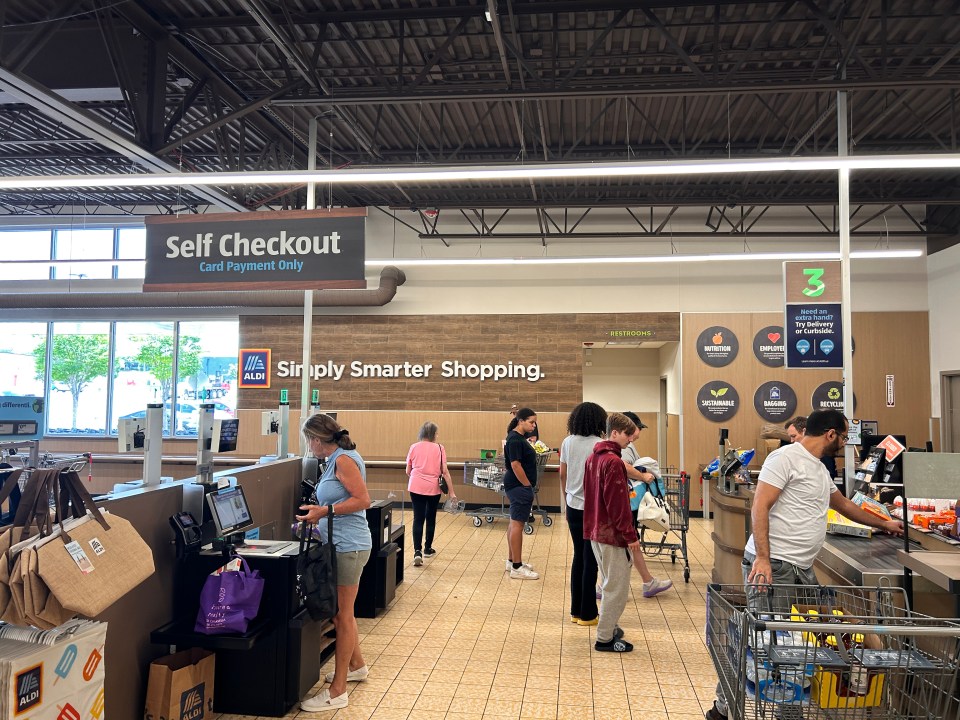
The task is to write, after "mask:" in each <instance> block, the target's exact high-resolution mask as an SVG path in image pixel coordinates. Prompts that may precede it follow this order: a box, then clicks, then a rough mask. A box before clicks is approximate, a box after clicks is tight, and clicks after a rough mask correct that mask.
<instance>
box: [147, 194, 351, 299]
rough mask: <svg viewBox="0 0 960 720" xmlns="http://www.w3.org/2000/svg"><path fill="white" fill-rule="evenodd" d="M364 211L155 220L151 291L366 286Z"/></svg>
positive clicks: (150, 225) (150, 229) (150, 223)
mask: <svg viewBox="0 0 960 720" xmlns="http://www.w3.org/2000/svg"><path fill="white" fill-rule="evenodd" d="M365 220H366V210H365V209H362V208H361V209H343V210H332V211H325V210H323V211H318V210H309V211H293V212H251V213H228V214H218V215H188V216H187V215H182V216H180V217H172V216H154V217H148V218H147V219H146V226H147V250H146V259H147V265H146V271H145V275H144V282H143V289H144V290H145V291H151V290H152V291H171V290H266V289H270V290H275V289H284V290H312V289H317V288H362V287H366V282H365V280H364V241H365V237H364V229H365V228H364V225H365Z"/></svg>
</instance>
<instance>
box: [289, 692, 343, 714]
mask: <svg viewBox="0 0 960 720" xmlns="http://www.w3.org/2000/svg"><path fill="white" fill-rule="evenodd" d="M346 706H347V693H343V695H337V696H336V697H330V690H329V689H326V688H325V689H323V690H321V691H320V692H318V693H317V694H316V695H314V696H313V697H312V698H307V699H306V700H304V701H303V702H301V703H300V709H301V710H303V711H304V712H323V711H324V710H339V709H340V708H345V707H346Z"/></svg>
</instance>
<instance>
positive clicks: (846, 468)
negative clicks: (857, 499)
mask: <svg viewBox="0 0 960 720" xmlns="http://www.w3.org/2000/svg"><path fill="white" fill-rule="evenodd" d="M847 144H848V139H847V93H846V92H844V91H840V92H838V93H837V155H838V156H839V157H846V156H847ZM837 178H838V180H839V183H838V185H839V188H838V189H839V196H840V198H839V199H840V209H839V214H840V278H841V280H840V302H841V304H840V317H841V318H842V322H843V414H844V415H846V417H847V418H848V419H849V418H851V417H853V339H852V336H853V327H852V321H851V317H852V312H851V307H850V306H851V295H850V170H849V169H848V168H841V169H840V170H838V171H837ZM853 471H854V456H853V446H852V445H847V446H846V447H845V448H844V450H843V476H844V482H843V487H844V494H845V495H847V496H848V497H849V496H850V493H851V491H852V490H853Z"/></svg>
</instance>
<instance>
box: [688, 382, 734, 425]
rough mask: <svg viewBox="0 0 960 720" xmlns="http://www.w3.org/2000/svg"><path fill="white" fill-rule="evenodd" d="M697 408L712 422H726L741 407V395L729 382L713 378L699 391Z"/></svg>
mask: <svg viewBox="0 0 960 720" xmlns="http://www.w3.org/2000/svg"><path fill="white" fill-rule="evenodd" d="M697 409H698V410H699V411H700V414H701V415H703V416H704V417H705V418H706V419H707V420H710V421H712V422H724V421H726V420H729V419H730V418H732V417H733V416H734V415H736V414H737V410H739V409H740V395H739V394H738V393H737V391H736V389H735V388H734V387H733V386H732V385H731V384H730V383H728V382H723V381H722V380H713V381H711V382H708V383H707V384H706V385H704V386H703V387H702V388H700V392H698V393H697Z"/></svg>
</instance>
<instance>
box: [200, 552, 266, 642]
mask: <svg viewBox="0 0 960 720" xmlns="http://www.w3.org/2000/svg"><path fill="white" fill-rule="evenodd" d="M236 559H238V560H239V561H240V566H241V567H240V569H239V570H226V571H224V572H221V573H218V574H213V575H209V576H208V577H207V579H206V581H205V582H204V584H203V590H201V591H200V612H198V613H197V623H196V626H195V627H194V631H195V632H198V633H203V634H205V635H222V634H225V633H245V632H246V631H247V625H249V623H250V621H251V620H253V619H254V618H255V617H256V616H257V613H258V612H259V611H260V598H261V596H262V595H263V578H262V577H260V573H259V571H257V570H253V571H251V570H250V566H249V565H247V561H246V560H244V559H243V558H236Z"/></svg>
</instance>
